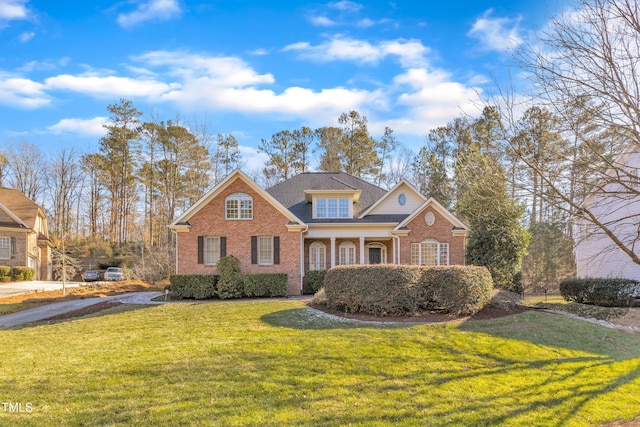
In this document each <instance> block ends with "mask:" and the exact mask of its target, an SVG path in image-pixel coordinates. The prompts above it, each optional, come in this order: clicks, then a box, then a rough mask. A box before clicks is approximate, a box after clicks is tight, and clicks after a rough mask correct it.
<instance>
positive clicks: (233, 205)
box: [227, 199, 238, 219]
mask: <svg viewBox="0 0 640 427" xmlns="http://www.w3.org/2000/svg"><path fill="white" fill-rule="evenodd" d="M227 218H228V219H238V200H237V199H229V200H227Z"/></svg>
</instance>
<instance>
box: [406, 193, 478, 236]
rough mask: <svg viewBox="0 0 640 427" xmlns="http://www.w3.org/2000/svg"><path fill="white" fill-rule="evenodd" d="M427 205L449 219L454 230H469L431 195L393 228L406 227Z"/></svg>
mask: <svg viewBox="0 0 640 427" xmlns="http://www.w3.org/2000/svg"><path fill="white" fill-rule="evenodd" d="M429 206H430V207H432V208H434V209H435V210H436V211H437V212H438V213H439V214H440V215H442V216H443V217H445V218H446V219H447V221H449V222H450V223H451V225H452V226H453V228H454V229H455V230H459V231H463V232H469V231H470V230H469V227H467V226H466V225H465V224H464V223H463V222H462V221H460V220H459V219H458V218H456V217H455V216H454V215H453V214H452V213H451V212H449V210H448V209H446V208H445V207H444V206H442V205H441V204H440V203H438V201H437V200H436V199H434V198H433V197H431V198H429V200H427V201H426V202H424V203H423V204H422V206H420V207H419V208H418V209H416V210H415V211H414V212H413V213H412V214H411V215H409V216H408V217H407V218H405V220H404V221H402V222H401V223H400V224H398V225H397V226H396V228H394V230H400V229H402V228H404V227H406V226H407V225H408V224H409V223H410V222H411V221H413V220H414V218H415V217H416V216H418V215H420V214H421V213H422V212H424V210H425V209H426V208H427V207H429Z"/></svg>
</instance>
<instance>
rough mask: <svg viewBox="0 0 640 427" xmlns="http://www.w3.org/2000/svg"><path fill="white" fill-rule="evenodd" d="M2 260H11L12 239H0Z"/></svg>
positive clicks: (0, 256)
mask: <svg viewBox="0 0 640 427" xmlns="http://www.w3.org/2000/svg"><path fill="white" fill-rule="evenodd" d="M0 259H11V237H4V236H3V237H0Z"/></svg>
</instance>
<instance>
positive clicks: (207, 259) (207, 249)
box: [204, 237, 220, 265]
mask: <svg viewBox="0 0 640 427" xmlns="http://www.w3.org/2000/svg"><path fill="white" fill-rule="evenodd" d="M218 261H220V238H219V237H206V238H205V245H204V263H205V264H208V265H215V264H218Z"/></svg>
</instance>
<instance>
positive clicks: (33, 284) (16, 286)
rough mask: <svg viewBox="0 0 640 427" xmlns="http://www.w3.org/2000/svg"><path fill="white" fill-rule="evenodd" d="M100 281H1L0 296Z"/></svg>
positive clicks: (85, 284)
mask: <svg viewBox="0 0 640 427" xmlns="http://www.w3.org/2000/svg"><path fill="white" fill-rule="evenodd" d="M95 283H98V282H88V283H87V282H66V283H64V284H63V283H62V282H53V281H51V282H47V281H41V280H32V281H29V282H9V283H0V298H2V297H7V296H11V295H20V294H31V293H34V292H46V291H57V290H61V289H62V287H63V286H64V287H65V289H71V288H77V287H79V286H88V285H93V284H95Z"/></svg>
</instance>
